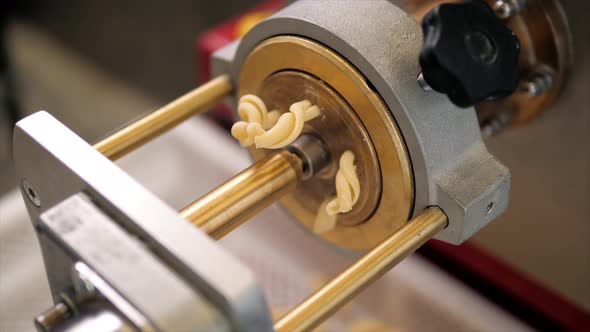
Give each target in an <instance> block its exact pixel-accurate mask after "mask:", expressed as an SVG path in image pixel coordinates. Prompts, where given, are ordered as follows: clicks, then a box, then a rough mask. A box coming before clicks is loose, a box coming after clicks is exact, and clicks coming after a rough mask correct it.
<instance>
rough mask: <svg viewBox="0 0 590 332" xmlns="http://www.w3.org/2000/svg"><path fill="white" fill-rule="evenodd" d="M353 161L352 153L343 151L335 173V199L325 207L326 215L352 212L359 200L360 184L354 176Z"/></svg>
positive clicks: (354, 166)
mask: <svg viewBox="0 0 590 332" xmlns="http://www.w3.org/2000/svg"><path fill="white" fill-rule="evenodd" d="M354 159H355V157H354V153H352V151H345V152H344V153H343V154H342V156H340V163H339V168H338V172H337V173H336V198H334V199H333V200H331V201H330V202H329V203H328V204H327V205H326V212H327V213H328V215H331V216H333V215H335V214H338V213H345V212H348V211H350V210H352V207H353V206H354V204H356V202H357V201H358V199H359V195H360V191H361V184H360V182H359V178H358V175H357V174H356V165H355V164H354Z"/></svg>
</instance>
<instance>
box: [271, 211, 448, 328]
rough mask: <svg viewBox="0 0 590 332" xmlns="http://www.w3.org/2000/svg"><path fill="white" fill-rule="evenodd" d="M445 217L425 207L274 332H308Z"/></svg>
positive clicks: (429, 234)
mask: <svg viewBox="0 0 590 332" xmlns="http://www.w3.org/2000/svg"><path fill="white" fill-rule="evenodd" d="M447 220H448V219H447V216H446V215H445V214H444V212H443V211H442V210H441V209H440V208H438V207H429V208H427V209H425V210H424V211H422V213H421V214H420V215H418V216H416V217H415V218H414V219H412V220H411V221H409V222H408V223H407V224H406V225H405V226H404V227H403V228H402V229H400V230H399V231H398V232H396V233H395V234H393V235H391V236H390V237H389V238H387V239H386V240H385V241H383V242H382V243H381V244H379V245H378V246H377V247H375V248H374V249H373V250H371V251H370V252H368V253H367V254H366V255H365V256H363V257H362V258H360V259H359V260H358V261H357V262H355V263H354V264H353V265H352V266H350V267H349V268H348V269H346V270H345V271H344V272H342V273H341V274H340V275H338V276H337V277H336V278H335V279H333V280H332V281H330V282H329V283H328V284H327V285H326V286H324V287H322V288H321V289H320V290H318V291H317V292H316V293H315V294H313V295H312V296H310V297H309V298H307V299H306V300H305V301H303V302H302V303H301V304H299V305H298V306H297V307H295V308H294V309H293V310H292V311H290V312H289V313H287V314H286V315H285V316H283V317H281V318H280V319H279V320H278V321H277V322H276V323H275V324H274V329H275V330H276V332H298V331H309V330H311V329H312V328H314V327H316V326H317V325H319V324H320V323H322V322H323V321H324V320H325V319H327V318H328V317H329V316H330V315H332V314H333V313H334V312H335V311H336V310H338V309H339V308H340V307H341V306H343V305H344V304H346V302H348V300H350V299H352V298H353V297H354V296H355V295H356V294H358V293H359V292H360V291H361V290H363V289H364V288H365V287H366V286H368V285H370V284H371V283H372V282H373V281H375V280H377V279H378V278H379V277H380V276H382V275H383V274H384V273H385V272H387V271H389V270H390V269H391V268H393V267H394V266H395V265H396V264H398V263H399V262H400V261H401V260H403V259H404V258H406V257H407V256H408V255H409V254H411V253H412V252H414V251H415V250H416V249H418V248H419V247H420V246H421V245H423V244H424V243H425V242H426V241H428V240H429V239H430V238H432V237H433V236H434V235H435V234H436V233H438V232H439V231H441V230H442V229H443V228H444V227H445V226H446V224H447Z"/></svg>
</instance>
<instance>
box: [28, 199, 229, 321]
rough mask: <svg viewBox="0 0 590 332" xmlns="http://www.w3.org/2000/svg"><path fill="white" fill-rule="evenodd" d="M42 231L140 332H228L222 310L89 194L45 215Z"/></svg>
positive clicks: (40, 222)
mask: <svg viewBox="0 0 590 332" xmlns="http://www.w3.org/2000/svg"><path fill="white" fill-rule="evenodd" d="M37 227H38V229H39V233H40V235H42V236H46V237H47V238H48V240H49V241H53V242H55V243H56V244H58V246H60V247H62V248H63V251H62V252H60V253H59V254H65V255H67V256H69V257H72V258H73V259H76V260H80V261H81V262H83V263H84V264H83V265H82V264H79V263H77V264H76V265H74V268H75V271H76V272H77V273H81V274H83V275H84V277H86V278H89V279H92V281H93V282H94V285H95V287H97V288H98V290H99V291H100V292H102V291H103V290H104V291H105V292H104V293H102V294H103V296H104V297H105V298H107V300H109V301H110V302H111V303H112V304H113V305H114V307H115V308H117V309H118V310H120V311H121V312H122V313H124V314H125V316H126V317H128V319H129V320H130V321H131V322H132V323H133V325H134V327H135V328H136V329H138V330H140V331H146V332H152V331H153V332H155V331H192V330H193V329H194V327H195V326H202V327H203V329H205V330H208V331H220V332H222V331H229V327H228V325H227V321H225V320H224V318H223V315H222V314H221V313H220V311H218V309H216V308H215V307H214V306H213V305H212V304H211V303H210V302H209V301H208V300H207V299H206V298H205V297H203V296H202V295H201V294H200V293H199V292H198V291H197V290H195V289H194V288H193V287H192V285H190V284H189V283H187V282H186V281H185V280H184V279H183V278H182V277H181V276H179V275H178V274H176V273H175V272H174V271H173V270H170V269H169V267H168V266H167V265H166V264H164V263H163V262H161V259H160V258H159V257H157V256H156V255H154V254H153V253H151V252H150V250H149V249H148V247H146V246H145V245H143V243H141V242H140V241H137V239H136V238H135V237H133V236H132V235H130V234H128V233H127V232H126V231H125V230H123V229H122V228H121V226H119V225H117V223H115V222H114V221H112V219H110V218H109V217H107V216H106V215H105V214H104V213H103V212H102V211H101V210H99V209H98V208H97V207H96V206H95V205H94V204H92V203H91V202H90V201H89V199H88V197H86V195H84V194H78V195H74V196H72V197H70V198H68V199H66V200H64V201H63V202H61V203H59V204H58V205H56V206H54V207H52V208H51V209H49V210H47V211H45V212H44V213H43V214H41V216H40V220H39V223H38V226H37ZM86 265H88V266H92V269H90V268H88V267H87V266H86ZM60 272H61V274H62V275H64V274H65V276H64V278H67V277H68V276H69V275H71V274H70V273H71V270H70V269H68V270H65V271H63V270H62V271H60ZM156 285H157V287H155V286H156ZM162 289H166V292H161V290H162ZM114 290H116V291H114ZM61 291H63V292H67V288H64V289H62V290H61Z"/></svg>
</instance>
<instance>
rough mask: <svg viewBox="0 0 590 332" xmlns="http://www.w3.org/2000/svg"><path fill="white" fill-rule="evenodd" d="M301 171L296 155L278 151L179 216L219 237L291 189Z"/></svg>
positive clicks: (181, 211)
mask: <svg viewBox="0 0 590 332" xmlns="http://www.w3.org/2000/svg"><path fill="white" fill-rule="evenodd" d="M302 172H303V164H302V161H301V159H300V158H299V157H298V156H296V155H294V154H292V153H291V152H288V151H279V152H277V153H275V154H272V155H270V156H268V157H265V158H264V159H261V160H260V161H258V162H257V163H255V164H254V165H252V166H250V167H249V168H247V169H246V170H244V171H243V172H241V173H240V174H238V175H236V176H234V177H233V178H231V179H230V180H228V181H227V182H225V183H223V184H222V185H220V186H219V187H217V188H215V189H214V190H213V191H211V192H209V193H208V194H206V195H205V196H203V197H201V198H199V199H198V200H196V201H195V202H193V203H192V204H190V205H188V206H187V207H185V208H184V209H182V210H180V216H181V217H183V218H184V219H186V220H188V221H190V222H191V223H192V224H194V225H195V226H197V227H199V228H200V229H201V230H203V231H204V232H205V233H208V234H209V235H210V236H212V237H213V238H215V239H220V238H222V237H223V236H224V235H226V234H227V233H229V232H231V231H232V230H233V229H235V228H236V227H238V226H239V225H241V224H242V223H244V222H245V221H246V220H248V219H250V218H251V217H252V216H254V215H255V214H257V213H258V212H260V211H261V210H262V209H264V208H266V207H267V206H269V205H271V204H272V203H274V202H276V201H278V200H279V199H280V198H281V197H282V196H283V195H285V194H286V193H288V192H290V191H291V190H293V189H294V188H295V186H296V185H297V183H298V182H299V180H301V177H302Z"/></svg>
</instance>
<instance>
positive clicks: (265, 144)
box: [254, 100, 320, 149]
mask: <svg viewBox="0 0 590 332" xmlns="http://www.w3.org/2000/svg"><path fill="white" fill-rule="evenodd" d="M318 115H320V109H319V107H317V106H316V105H312V104H311V102H310V101H309V100H302V101H300V102H298V103H295V104H293V105H291V107H290V108H289V113H284V114H283V115H281V117H279V120H278V121H277V123H276V124H275V125H274V126H273V127H272V128H270V129H269V130H268V131H267V132H265V133H264V134H262V135H260V136H256V137H255V138H254V143H256V147H257V148H265V149H279V148H282V147H285V146H287V145H289V144H291V143H292V142H293V141H294V140H295V139H297V137H299V135H301V131H302V130H303V124H304V123H305V122H307V121H309V120H312V119H314V118H315V117H317V116H318Z"/></svg>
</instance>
